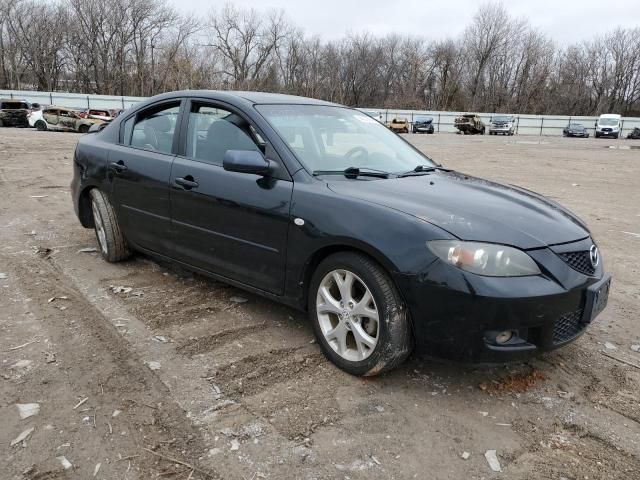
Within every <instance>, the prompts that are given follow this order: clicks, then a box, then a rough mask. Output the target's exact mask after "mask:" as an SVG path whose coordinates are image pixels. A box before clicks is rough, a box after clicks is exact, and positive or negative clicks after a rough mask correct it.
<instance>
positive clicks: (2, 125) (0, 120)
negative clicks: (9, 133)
mask: <svg viewBox="0 0 640 480" xmlns="http://www.w3.org/2000/svg"><path fill="white" fill-rule="evenodd" d="M2 127H4V122H3V121H2V119H0V128H2Z"/></svg>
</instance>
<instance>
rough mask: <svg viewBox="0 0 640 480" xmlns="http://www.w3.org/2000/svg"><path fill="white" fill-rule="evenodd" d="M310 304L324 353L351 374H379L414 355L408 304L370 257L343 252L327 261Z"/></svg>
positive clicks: (316, 278) (318, 273)
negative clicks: (406, 304) (412, 352)
mask: <svg viewBox="0 0 640 480" xmlns="http://www.w3.org/2000/svg"><path fill="white" fill-rule="evenodd" d="M308 306H309V316H310V317H311V322H312V325H313V329H314V332H315V335H316V338H317V339H318V343H319V345H320V347H321V348H322V351H323V353H324V354H325V356H326V357H327V358H328V359H329V360H331V361H332V362H333V363H335V364H336V365H337V366H338V367H340V368H341V369H343V370H344V371H346V372H348V373H350V374H352V375H364V376H373V375H378V374H380V373H382V372H384V371H387V370H391V369H393V368H395V367H396V366H398V365H400V364H401V363H402V362H404V361H405V360H406V358H407V357H408V356H409V354H410V353H411V350H412V347H413V338H412V334H411V327H410V324H409V314H408V312H407V309H406V307H405V305H404V302H403V301H402V298H401V297H400V294H399V293H398V291H397V289H396V288H395V286H394V285H393V283H392V281H391V279H390V278H389V276H388V275H387V273H386V272H385V271H384V270H383V269H382V268H381V267H380V266H379V265H378V264H377V263H376V262H375V261H373V260H372V259H370V258H369V257H367V256H365V255H362V254H359V253H352V252H341V253H337V254H334V255H331V256H330V257H327V258H326V259H325V260H324V261H322V263H320V265H319V266H318V268H317V269H316V271H315V273H314V275H313V278H312V280H311V284H310V291H309V305H308Z"/></svg>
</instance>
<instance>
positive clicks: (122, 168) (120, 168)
mask: <svg viewBox="0 0 640 480" xmlns="http://www.w3.org/2000/svg"><path fill="white" fill-rule="evenodd" d="M109 166H110V167H111V168H112V169H114V170H115V171H116V173H122V172H126V171H127V170H128V167H127V166H126V165H125V164H124V162H123V161H122V160H118V161H117V162H111V163H110V164H109Z"/></svg>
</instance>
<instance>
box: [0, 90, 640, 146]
mask: <svg viewBox="0 0 640 480" xmlns="http://www.w3.org/2000/svg"><path fill="white" fill-rule="evenodd" d="M0 98H15V99H19V100H26V101H27V102H30V103H39V104H41V105H57V106H60V107H68V108H77V109H85V108H97V109H99V108H107V109H108V108H125V109H126V108H129V107H131V106H132V105H134V104H136V103H137V102H140V101H142V100H145V98H143V97H119V96H110V95H85V94H79V93H60V92H35V91H27V90H19V91H15V90H14V91H10V90H0ZM360 110H361V111H363V112H365V113H368V114H369V115H372V116H376V117H378V116H379V117H381V118H382V121H384V122H388V121H391V120H392V119H394V118H404V119H407V120H408V121H409V123H411V124H413V122H414V120H415V118H416V117H418V116H428V117H431V118H433V126H434V129H435V131H436V132H449V133H455V132H457V130H456V128H455V127H454V120H455V118H456V117H458V116H460V115H462V114H463V113H477V112H438V111H428V110H396V109H379V108H361V109H360ZM478 115H479V116H480V118H481V119H482V121H483V122H484V123H485V124H486V125H487V127H488V126H489V124H490V123H491V119H492V118H493V117H494V116H497V115H501V116H503V115H509V116H513V117H514V118H515V133H516V134H521V135H540V136H560V135H562V130H563V129H564V128H565V127H566V126H567V125H568V124H569V123H580V124H582V125H584V127H585V128H587V130H588V131H589V133H590V134H591V135H592V136H595V124H596V120H597V119H598V117H597V116H595V117H580V116H566V115H519V114H512V113H500V114H497V113H478ZM635 127H638V128H640V118H637V117H623V118H622V130H621V134H620V138H624V137H626V136H627V134H628V133H629V132H631V131H632V130H633V129H634V128H635ZM487 131H488V128H487Z"/></svg>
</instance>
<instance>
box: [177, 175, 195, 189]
mask: <svg viewBox="0 0 640 480" xmlns="http://www.w3.org/2000/svg"><path fill="white" fill-rule="evenodd" d="M174 181H175V182H176V184H177V185H180V186H181V187H182V188H184V189H185V190H191V189H192V188H198V182H196V181H195V180H194V179H193V177H192V176H191V175H187V176H186V177H178V178H176V179H175V180H174Z"/></svg>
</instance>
